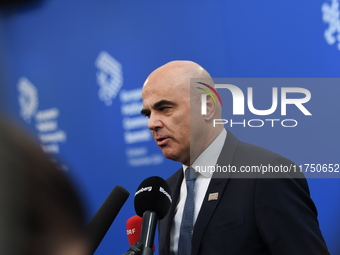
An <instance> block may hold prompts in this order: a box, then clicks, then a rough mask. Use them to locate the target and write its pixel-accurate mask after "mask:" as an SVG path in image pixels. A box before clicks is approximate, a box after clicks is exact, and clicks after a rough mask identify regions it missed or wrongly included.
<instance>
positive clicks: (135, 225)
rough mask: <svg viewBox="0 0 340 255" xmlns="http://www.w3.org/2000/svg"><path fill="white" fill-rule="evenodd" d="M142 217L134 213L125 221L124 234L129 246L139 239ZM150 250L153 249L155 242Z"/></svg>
mask: <svg viewBox="0 0 340 255" xmlns="http://www.w3.org/2000/svg"><path fill="white" fill-rule="evenodd" d="M142 221H143V218H142V217H140V216H138V215H135V216H132V217H131V218H129V219H128V220H127V221H126V234H127V237H128V241H129V244H130V246H132V245H134V244H135V243H137V242H139V241H140V231H141V229H142ZM152 250H153V251H155V250H156V248H155V244H153V246H152Z"/></svg>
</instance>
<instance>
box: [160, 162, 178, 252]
mask: <svg viewBox="0 0 340 255" xmlns="http://www.w3.org/2000/svg"><path fill="white" fill-rule="evenodd" d="M182 180H183V170H182V168H180V169H179V170H178V171H177V172H176V173H175V174H174V175H173V176H172V177H170V178H169V179H168V180H167V182H168V184H169V186H170V187H173V188H172V189H171V197H172V203H171V206H170V209H169V212H168V214H167V215H166V216H165V217H164V219H162V220H161V222H160V224H162V226H163V230H162V232H163V233H165V243H164V245H165V250H166V251H169V250H170V231H171V226H172V223H173V218H174V216H175V209H176V207H177V204H178V198H179V194H180V187H181V184H182Z"/></svg>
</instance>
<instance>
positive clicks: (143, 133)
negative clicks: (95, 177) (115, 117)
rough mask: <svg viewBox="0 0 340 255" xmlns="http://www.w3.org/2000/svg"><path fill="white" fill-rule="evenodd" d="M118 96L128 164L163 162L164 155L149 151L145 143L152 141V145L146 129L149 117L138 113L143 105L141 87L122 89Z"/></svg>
mask: <svg viewBox="0 0 340 255" xmlns="http://www.w3.org/2000/svg"><path fill="white" fill-rule="evenodd" d="M119 98H120V102H121V114H122V116H123V120H122V125H123V128H124V141H125V144H126V145H127V147H126V150H125V154H126V157H127V162H128V164H129V165H130V166H133V167H137V166H149V165H159V164H161V163H163V161H164V156H163V155H162V154H161V153H160V152H157V153H150V152H149V150H148V147H147V144H146V143H150V142H152V144H153V146H154V142H153V141H152V140H153V139H152V136H151V132H150V130H149V129H148V122H149V119H148V118H145V117H144V116H142V115H141V114H140V111H141V109H142V107H143V103H142V89H140V88H139V89H132V90H122V91H121V92H120V94H119Z"/></svg>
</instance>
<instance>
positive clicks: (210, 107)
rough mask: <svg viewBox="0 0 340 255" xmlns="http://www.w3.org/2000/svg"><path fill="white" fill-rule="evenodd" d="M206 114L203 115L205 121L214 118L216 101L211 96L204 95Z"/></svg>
mask: <svg viewBox="0 0 340 255" xmlns="http://www.w3.org/2000/svg"><path fill="white" fill-rule="evenodd" d="M206 100H207V102H206V107H207V108H206V114H205V115H204V119H205V120H206V121H210V120H212V119H213V118H214V116H215V111H216V103H215V102H214V100H213V99H212V98H211V96H207V97H206Z"/></svg>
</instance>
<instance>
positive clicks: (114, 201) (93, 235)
mask: <svg viewBox="0 0 340 255" xmlns="http://www.w3.org/2000/svg"><path fill="white" fill-rule="evenodd" d="M129 195H130V193H129V192H128V191H127V190H126V189H124V188H123V187H121V186H119V185H117V186H115V187H114V188H113V190H112V191H111V193H110V195H109V196H108V197H107V198H106V200H105V201H104V203H103V204H102V205H101V206H100V208H99V209H98V211H97V212H96V213H95V215H94V216H93V217H92V219H91V220H90V222H89V223H88V224H87V226H86V228H85V233H87V236H88V238H89V242H90V245H89V252H90V254H93V253H94V252H95V251H96V249H97V247H98V246H99V244H100V242H101V241H102V240H103V238H104V236H105V234H106V232H107V231H108V229H109V228H110V226H111V224H112V222H113V221H114V219H115V218H116V216H117V215H118V213H119V211H120V209H121V208H122V207H123V205H124V203H125V201H126V200H127V199H128V197H129Z"/></svg>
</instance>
